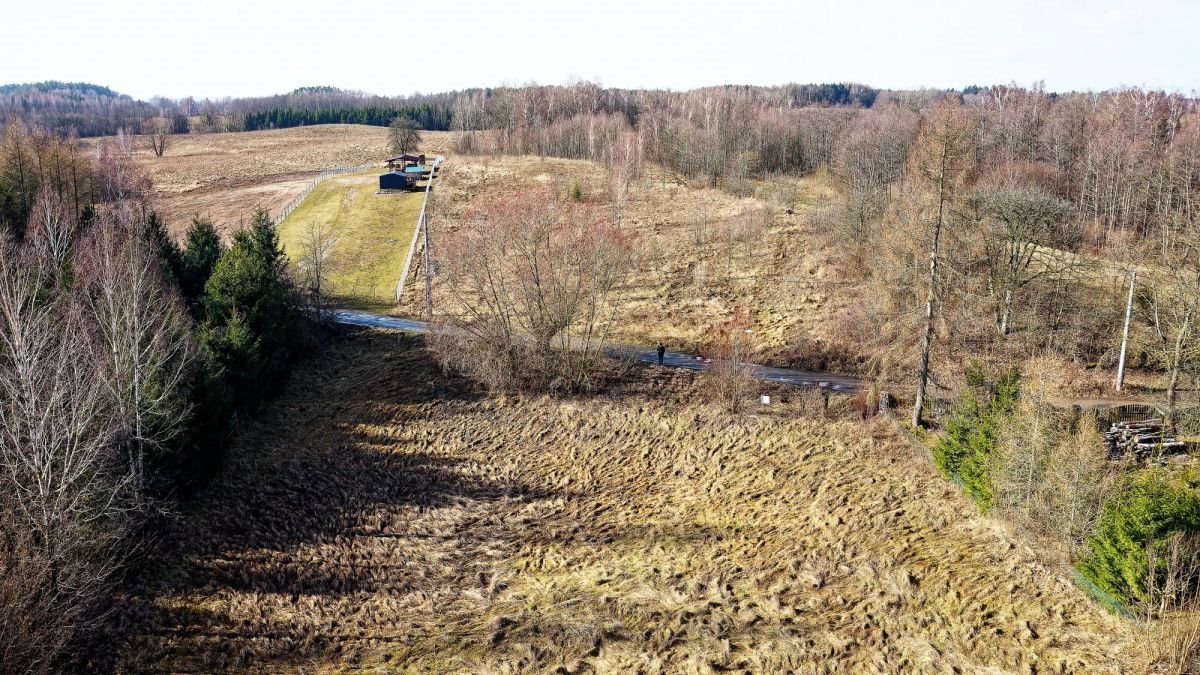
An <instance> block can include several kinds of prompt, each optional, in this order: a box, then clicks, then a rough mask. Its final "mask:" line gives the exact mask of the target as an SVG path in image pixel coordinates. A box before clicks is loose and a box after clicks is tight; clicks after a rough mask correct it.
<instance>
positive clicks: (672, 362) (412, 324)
mask: <svg viewBox="0 0 1200 675" xmlns="http://www.w3.org/2000/svg"><path fill="white" fill-rule="evenodd" d="M333 320H334V322H335V323H340V324H344V325H347V326H370V327H372V328H386V329H390V330H398V331H404V332H407V333H424V332H425V331H426V330H428V327H429V326H428V324H426V323H425V322H424V321H415V320H413V319H401V318H399V317H394V316H386V315H384V314H375V313H373V312H360V311H356V310H350V309H338V310H334V312H333ZM604 351H605V353H607V354H608V355H609V356H613V357H625V358H633V359H637V360H638V361H642V362H644V363H657V362H658V354H657V352H656V351H655V350H654V349H647V348H645V347H638V346H634V345H622V344H611V345H609V346H608V347H606V348H605V350H604ZM707 364H708V361H707V360H706V359H704V358H702V357H700V356H697V355H695V354H686V353H684V352H667V353H666V354H665V355H663V365H665V366H670V367H672V368H687V369H688V370H704V369H706V368H707V367H708V365H707ZM751 368H752V371H751V374H752V375H753V377H754V379H756V380H763V381H764V382H775V383H777V384H785V385H789V386H793V387H818V388H820V389H827V390H829V391H832V392H836V393H839V394H850V393H853V392H855V391H858V390H859V389H861V388H862V386H863V383H862V380H859V379H858V378H855V377H847V376H845V375H830V374H829V373H814V372H810V371H806V370H791V369H789V368H771V367H768V366H751Z"/></svg>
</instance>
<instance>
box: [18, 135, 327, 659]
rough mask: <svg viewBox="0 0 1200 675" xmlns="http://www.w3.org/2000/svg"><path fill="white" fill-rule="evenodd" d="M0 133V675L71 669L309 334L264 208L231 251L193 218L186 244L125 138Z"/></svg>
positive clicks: (205, 224) (280, 379)
mask: <svg viewBox="0 0 1200 675" xmlns="http://www.w3.org/2000/svg"><path fill="white" fill-rule="evenodd" d="M4 144H5V147H6V149H7V153H8V154H7V155H6V165H5V168H6V173H5V174H4V179H5V183H4V184H5V186H6V187H5V189H6V192H5V194H6V199H7V201H6V202H5V207H6V211H5V218H6V221H5V227H4V228H3V234H2V235H0V608H2V611H0V671H4V672H69V671H77V670H79V669H81V668H84V667H83V666H82V665H81V664H79V663H77V662H74V661H72V660H71V659H74V658H78V655H79V653H80V652H79V644H80V643H79V641H80V640H85V639H88V638H89V637H90V636H91V630H92V629H93V628H94V627H95V626H97V625H98V624H99V623H100V622H101V621H102V620H103V618H104V617H105V615H106V612H107V611H108V610H107V606H108V605H107V600H108V598H109V594H110V593H111V591H112V589H113V588H114V585H115V584H116V583H117V582H118V581H119V580H120V578H121V575H122V574H123V573H124V572H125V571H127V570H128V569H129V568H130V566H132V565H134V564H135V563H136V560H137V559H138V558H137V556H138V555H139V554H141V553H144V552H145V549H144V543H145V541H146V537H147V536H148V535H149V534H150V533H153V532H154V531H155V529H156V528H158V527H160V524H161V522H162V520H163V518H165V517H166V516H167V514H168V513H169V511H170V510H171V509H172V508H174V506H175V505H176V504H178V503H179V500H180V499H182V498H184V497H186V496H187V495H189V494H192V493H193V492H195V491H196V490H197V489H198V488H200V487H201V486H202V485H203V484H204V483H205V482H206V481H207V480H208V479H209V478H210V477H211V476H212V475H214V474H215V473H217V472H218V471H219V470H220V467H221V464H222V461H223V457H224V451H225V447H226V445H227V444H228V441H229V438H230V436H231V434H232V433H233V431H234V430H235V429H236V428H237V427H238V426H239V424H241V423H243V422H244V421H245V420H247V419H249V418H252V417H253V416H254V415H255V414H256V412H257V411H258V409H259V408H260V407H261V405H262V403H263V402H264V401H266V400H268V399H269V398H270V397H271V396H273V395H274V394H275V392H277V391H278V390H279V388H280V387H281V386H282V383H283V382H284V380H285V376H286V373H287V371H288V370H289V367H290V363H291V362H292V361H293V360H294V359H295V358H297V357H298V356H299V355H300V354H302V353H303V352H304V350H305V349H306V345H307V344H309V342H308V340H309V337H306V336H310V335H311V332H309V330H308V328H307V327H308V326H309V324H308V323H307V322H306V319H305V317H304V315H303V314H302V311H301V309H300V304H301V303H300V302H299V301H298V300H297V299H296V291H295V289H294V287H293V285H292V283H291V280H290V277H289V276H288V273H287V271H286V269H285V264H284V257H283V251H282V249H281V247H280V245H279V242H278V237H277V235H276V234H275V229H274V225H273V223H272V220H271V218H270V215H269V214H267V213H266V212H265V211H262V210H259V211H258V212H256V213H253V214H247V216H249V224H248V226H247V227H245V228H244V229H243V230H241V231H239V232H237V233H236V234H235V235H234V236H233V238H232V241H229V242H228V243H227V242H225V241H223V240H222V239H221V237H220V236H219V235H218V233H217V230H216V228H215V227H214V226H213V224H212V222H211V221H208V220H206V219H203V218H199V217H197V218H196V219H195V220H193V222H192V223H191V225H190V227H189V228H188V230H187V233H186V236H185V238H184V243H183V244H182V245H180V244H179V243H177V242H176V241H175V240H174V239H172V238H171V237H170V235H168V234H167V230H166V227H165V224H164V223H163V222H162V221H161V219H160V218H159V217H158V216H157V214H156V213H155V212H154V211H153V210H152V209H150V208H149V206H148V204H147V201H146V197H147V189H148V187H149V179H148V178H147V176H146V175H145V174H144V172H143V171H142V169H141V168H140V167H138V165H137V164H136V162H135V161H134V159H133V147H134V146H133V140H132V138H130V137H127V136H121V137H118V138H117V139H115V140H112V141H110V142H107V143H105V144H104V146H103V147H102V148H101V150H100V152H99V154H98V156H96V157H92V156H85V155H82V154H81V153H75V152H73V151H72V149H71V148H70V142H69V141H67V140H62V139H59V138H57V137H55V136H54V135H52V134H47V133H44V132H35V133H27V132H25V131H24V130H23V128H22V125H19V124H11V125H9V126H8V128H7V129H6V131H5V134H4ZM14 164H15V166H16V172H15V173H13V167H14ZM14 176H15V182H11V181H13V180H14Z"/></svg>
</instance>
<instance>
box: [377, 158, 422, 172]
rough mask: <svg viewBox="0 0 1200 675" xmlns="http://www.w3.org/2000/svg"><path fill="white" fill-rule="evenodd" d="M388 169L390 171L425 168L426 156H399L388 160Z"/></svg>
mask: <svg viewBox="0 0 1200 675" xmlns="http://www.w3.org/2000/svg"><path fill="white" fill-rule="evenodd" d="M386 161H387V167H388V168H389V169H396V168H408V167H413V166H422V167H423V166H425V155H397V156H395V157H388V158H387V160H386Z"/></svg>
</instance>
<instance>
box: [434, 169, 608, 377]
mask: <svg viewBox="0 0 1200 675" xmlns="http://www.w3.org/2000/svg"><path fill="white" fill-rule="evenodd" d="M437 253H438V257H439V262H440V263H441V264H442V266H443V267H442V269H443V274H444V277H445V279H446V283H447V286H448V288H449V290H450V293H451V295H452V296H453V298H454V300H455V304H456V305H458V306H459V307H462V308H463V309H464V311H462V312H460V313H457V314H454V315H451V316H447V317H443V319H444V321H441V323H444V324H445V328H446V330H445V331H444V332H443V331H439V332H441V333H442V334H441V335H435V336H433V339H432V342H431V344H432V345H433V346H434V348H435V350H434V351H435V353H436V354H437V356H438V358H439V360H440V361H441V362H442V364H443V365H444V366H446V367H448V368H453V369H455V370H458V371H460V372H463V373H464V374H466V375H468V376H469V377H472V378H473V379H476V380H477V381H480V382H482V383H483V384H485V385H486V386H488V387H489V388H491V389H521V388H524V389H533V390H541V389H555V390H573V389H579V388H585V387H587V386H589V384H590V381H591V379H592V377H593V376H594V375H595V374H596V372H597V371H598V365H599V363H600V359H601V357H602V356H603V349H604V339H605V336H606V335H607V333H608V330H609V327H610V325H611V324H612V321H613V319H614V316H613V311H614V308H613V298H614V296H615V295H616V293H617V292H618V291H619V289H620V284H621V282H622V280H623V278H624V276H625V274H626V272H627V269H628V261H629V256H630V254H631V253H632V239H631V237H630V236H628V235H627V234H625V233H624V232H623V231H622V230H621V228H620V227H619V226H617V225H614V224H612V223H610V222H608V221H607V220H605V219H604V218H598V217H596V216H595V214H594V213H593V212H592V211H590V210H589V209H587V208H586V207H583V206H581V205H576V204H569V203H564V202H562V201H560V200H559V199H556V198H555V197H554V195H553V194H551V193H549V192H542V191H538V192H529V193H525V194H522V195H515V196H512V197H504V198H499V199H494V200H491V201H489V202H487V203H485V204H483V205H481V206H480V207H479V209H478V210H476V211H473V212H471V213H469V214H467V216H466V218H465V219H464V222H463V224H462V225H461V227H459V229H458V230H457V231H455V232H453V233H450V234H448V235H446V236H445V237H443V238H442V240H441V245H440V246H439V249H438V251H437Z"/></svg>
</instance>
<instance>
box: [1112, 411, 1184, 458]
mask: <svg viewBox="0 0 1200 675" xmlns="http://www.w3.org/2000/svg"><path fill="white" fill-rule="evenodd" d="M1104 443H1105V445H1107V446H1108V457H1109V459H1122V458H1125V457H1133V458H1134V459H1138V460H1145V459H1148V458H1149V457H1151V456H1165V455H1173V454H1176V453H1181V452H1186V451H1187V443H1184V442H1183V441H1181V440H1179V439H1178V438H1176V437H1175V432H1174V430H1173V429H1171V428H1170V426H1169V425H1165V424H1163V421H1162V420H1160V419H1149V420H1140V421H1137V422H1113V423H1112V425H1111V426H1110V427H1109V428H1108V431H1106V432H1105V433H1104Z"/></svg>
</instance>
